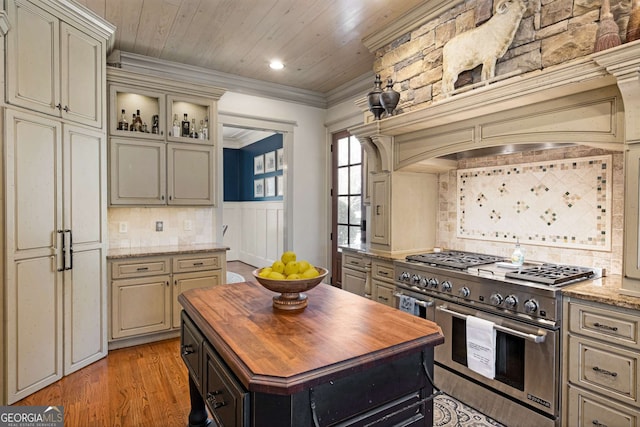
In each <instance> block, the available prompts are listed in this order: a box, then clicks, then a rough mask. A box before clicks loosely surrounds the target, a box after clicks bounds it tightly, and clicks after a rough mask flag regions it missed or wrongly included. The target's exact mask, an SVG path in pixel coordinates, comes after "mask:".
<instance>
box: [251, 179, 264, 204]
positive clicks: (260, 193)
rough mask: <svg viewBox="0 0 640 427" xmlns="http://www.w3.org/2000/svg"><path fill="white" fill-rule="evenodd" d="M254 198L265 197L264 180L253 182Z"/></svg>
mask: <svg viewBox="0 0 640 427" xmlns="http://www.w3.org/2000/svg"><path fill="white" fill-rule="evenodd" d="M253 197H254V198H256V199H257V198H258V197H264V178H260V179H254V180H253Z"/></svg>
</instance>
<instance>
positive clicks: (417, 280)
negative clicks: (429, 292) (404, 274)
mask: <svg viewBox="0 0 640 427" xmlns="http://www.w3.org/2000/svg"><path fill="white" fill-rule="evenodd" d="M411 280H412V281H413V283H414V284H416V285H417V284H418V283H420V276H419V275H417V274H414V275H413V277H412V278H411Z"/></svg>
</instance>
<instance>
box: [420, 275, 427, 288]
mask: <svg viewBox="0 0 640 427" xmlns="http://www.w3.org/2000/svg"><path fill="white" fill-rule="evenodd" d="M427 283H429V281H428V280H427V278H426V277H423V278H422V279H420V287H421V288H426V287H427Z"/></svg>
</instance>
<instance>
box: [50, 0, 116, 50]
mask: <svg viewBox="0 0 640 427" xmlns="http://www.w3.org/2000/svg"><path fill="white" fill-rule="evenodd" d="M43 7H45V8H49V10H53V11H55V12H56V13H58V14H62V16H65V17H66V19H68V20H72V21H75V22H80V23H82V25H83V26H85V27H87V28H91V31H93V32H94V33H95V34H98V35H100V36H101V37H103V38H104V39H105V40H106V42H107V52H110V51H111V50H112V49H113V44H114V42H115V40H114V39H115V37H114V34H115V32H116V27H115V25H113V24H112V23H110V22H109V21H107V20H105V19H104V18H102V17H101V16H99V15H98V14H96V13H95V12H93V11H92V10H91V9H89V8H88V7H85V6H83V5H81V4H78V3H76V2H75V1H72V0H56V1H47V2H43Z"/></svg>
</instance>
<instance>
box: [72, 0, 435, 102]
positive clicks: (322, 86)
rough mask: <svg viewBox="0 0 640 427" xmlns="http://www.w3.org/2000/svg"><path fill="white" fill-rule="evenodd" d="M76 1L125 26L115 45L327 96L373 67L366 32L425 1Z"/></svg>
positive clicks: (374, 31)
mask: <svg viewBox="0 0 640 427" xmlns="http://www.w3.org/2000/svg"><path fill="white" fill-rule="evenodd" d="M76 1H77V2H78V3H80V4H83V5H84V6H87V7H88V8H89V9H91V10H92V11H94V12H95V13H97V14H98V15H100V16H101V17H103V18H105V19H106V20H108V21H109V22H111V23H112V24H114V25H116V26H117V31H116V36H115V37H116V39H115V46H114V47H115V49H120V50H122V51H127V52H132V53H136V54H140V55H146V56H149V57H153V58H160V59H163V60H168V61H174V62H181V63H185V64H190V65H195V66H200V67H205V68H208V69H212V70H216V71H221V72H224V73H229V74H234V75H239V76H243V77H248V78H253V79H257V80H263V81H268V82H273V83H279V84H284V85H288V86H293V87H296V88H300V89H306V90H311V91H315V92H319V93H327V92H329V91H331V90H332V89H335V88H336V87H338V86H340V85H342V84H343V83H346V82H349V81H351V80H353V79H355V78H358V77H360V76H362V75H363V74H365V73H367V72H369V71H371V69H372V66H373V61H374V55H373V54H372V53H370V52H369V51H368V50H367V48H366V47H365V46H364V45H363V44H362V38H363V37H365V36H368V35H371V34H375V33H376V31H379V30H380V29H382V28H384V27H385V26H386V25H389V23H391V22H393V21H394V20H396V19H397V18H398V17H400V16H401V15H403V14H404V13H406V12H407V11H409V10H411V9H412V8H413V7H415V6H416V5H418V4H420V3H422V2H423V1H424V0H76ZM276 58H277V59H280V60H281V61H283V62H284V63H285V69H284V70H282V71H280V72H275V71H273V70H271V69H270V68H269V67H268V63H269V61H270V60H272V59H276Z"/></svg>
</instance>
